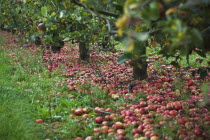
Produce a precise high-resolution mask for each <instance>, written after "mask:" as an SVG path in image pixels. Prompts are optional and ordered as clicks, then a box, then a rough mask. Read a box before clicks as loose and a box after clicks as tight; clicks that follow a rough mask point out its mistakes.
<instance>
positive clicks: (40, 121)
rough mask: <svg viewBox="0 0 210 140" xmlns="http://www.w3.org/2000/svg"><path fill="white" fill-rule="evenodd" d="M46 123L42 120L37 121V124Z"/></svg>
mask: <svg viewBox="0 0 210 140" xmlns="http://www.w3.org/2000/svg"><path fill="white" fill-rule="evenodd" d="M43 122H44V121H43V120H42V119H37V120H36V123H43Z"/></svg>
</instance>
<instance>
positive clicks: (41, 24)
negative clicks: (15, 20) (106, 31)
mask: <svg viewBox="0 0 210 140" xmlns="http://www.w3.org/2000/svg"><path fill="white" fill-rule="evenodd" d="M37 29H38V30H40V31H42V30H44V29H45V25H44V23H39V24H38V25H37Z"/></svg>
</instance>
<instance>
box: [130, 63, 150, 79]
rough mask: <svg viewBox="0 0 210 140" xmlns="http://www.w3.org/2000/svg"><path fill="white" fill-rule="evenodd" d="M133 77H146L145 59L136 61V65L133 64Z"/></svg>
mask: <svg viewBox="0 0 210 140" xmlns="http://www.w3.org/2000/svg"><path fill="white" fill-rule="evenodd" d="M133 78H134V79H135V80H144V79H146V78H147V63H146V62H145V61H138V65H136V66H133Z"/></svg>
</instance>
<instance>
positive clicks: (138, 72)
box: [133, 43, 148, 80]
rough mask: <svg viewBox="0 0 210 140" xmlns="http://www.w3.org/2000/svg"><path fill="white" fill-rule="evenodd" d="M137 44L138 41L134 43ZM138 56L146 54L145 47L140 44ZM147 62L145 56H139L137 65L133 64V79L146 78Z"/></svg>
mask: <svg viewBox="0 0 210 140" xmlns="http://www.w3.org/2000/svg"><path fill="white" fill-rule="evenodd" d="M136 45H138V43H136ZM139 55H140V56H146V47H145V46H142V47H141V51H140V52H139ZM147 66H148V64H147V62H146V57H145V58H140V59H139V60H138V61H137V65H134V66H133V78H134V79H135V80H144V79H146V78H147Z"/></svg>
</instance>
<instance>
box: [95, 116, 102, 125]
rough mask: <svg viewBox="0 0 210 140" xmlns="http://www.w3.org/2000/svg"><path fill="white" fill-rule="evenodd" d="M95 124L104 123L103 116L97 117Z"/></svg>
mask: <svg viewBox="0 0 210 140" xmlns="http://www.w3.org/2000/svg"><path fill="white" fill-rule="evenodd" d="M95 122H96V123H102V122H103V118H102V117H101V116H99V117H96V119H95Z"/></svg>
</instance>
